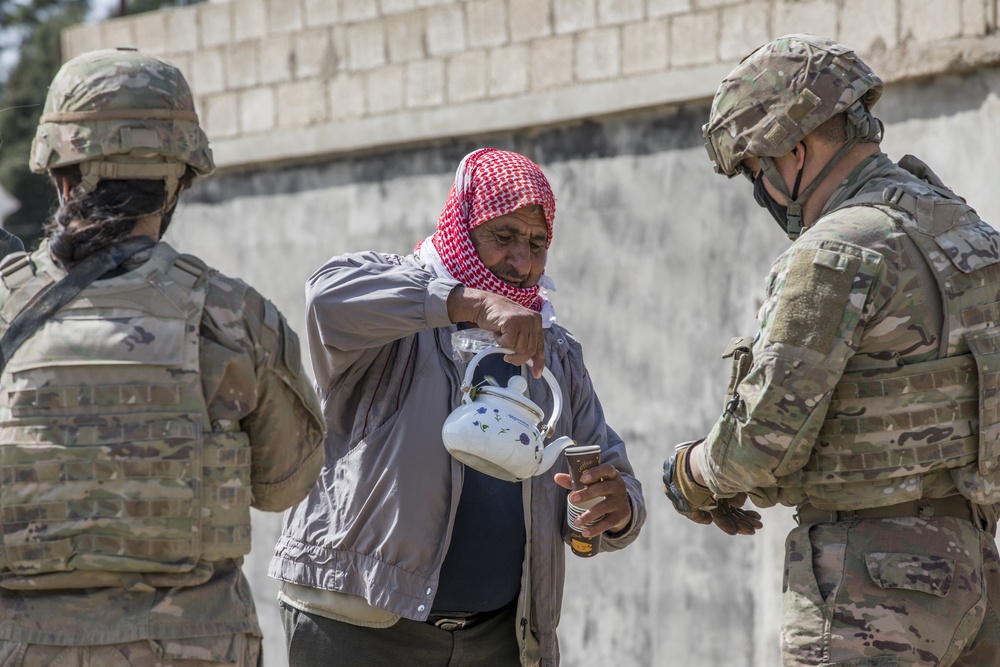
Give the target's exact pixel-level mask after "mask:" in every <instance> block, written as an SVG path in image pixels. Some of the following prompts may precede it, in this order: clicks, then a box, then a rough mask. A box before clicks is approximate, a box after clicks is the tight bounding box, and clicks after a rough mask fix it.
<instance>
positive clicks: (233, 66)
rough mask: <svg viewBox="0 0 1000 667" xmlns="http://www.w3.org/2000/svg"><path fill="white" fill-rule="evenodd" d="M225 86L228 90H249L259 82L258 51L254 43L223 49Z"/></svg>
mask: <svg viewBox="0 0 1000 667" xmlns="http://www.w3.org/2000/svg"><path fill="white" fill-rule="evenodd" d="M224 50H225V54H226V85H227V87H228V88H229V89H230V90H235V89H239V88H251V87H253V86H256V85H257V84H258V83H259V82H260V71H259V69H258V62H257V55H258V53H259V49H258V48H257V44H255V43H254V42H237V43H236V44H231V45H229V46H228V47H226V48H225V49H224Z"/></svg>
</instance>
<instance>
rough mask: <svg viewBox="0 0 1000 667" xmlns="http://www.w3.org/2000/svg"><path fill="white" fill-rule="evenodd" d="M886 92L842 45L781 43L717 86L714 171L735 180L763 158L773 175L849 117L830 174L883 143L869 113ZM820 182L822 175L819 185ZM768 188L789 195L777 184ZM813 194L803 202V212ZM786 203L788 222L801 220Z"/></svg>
mask: <svg viewBox="0 0 1000 667" xmlns="http://www.w3.org/2000/svg"><path fill="white" fill-rule="evenodd" d="M883 87H884V86H883V83H882V80H881V79H880V78H879V77H878V76H877V75H876V74H875V73H874V72H873V71H872V70H871V68H869V67H868V65H866V64H865V63H864V62H862V60H861V59H860V58H858V56H857V55H856V54H855V53H854V51H852V50H851V49H849V48H848V47H846V46H844V45H842V44H838V43H837V42H834V41H832V40H829V39H826V38H823V37H817V36H815V35H805V34H794V35H785V36H784V37H780V38H778V39H776V40H774V41H772V42H769V43H768V44H765V45H764V46H761V47H759V48H758V49H757V50H755V51H754V52H753V53H751V54H750V55H749V56H747V57H746V58H744V59H743V61H742V62H740V64H739V65H737V67H736V68H735V69H734V70H733V71H732V72H730V74H729V76H727V77H726V78H725V79H724V80H723V81H722V84H721V85H720V86H719V89H718V92H717V93H716V94H715V99H714V100H713V101H712V110H711V113H710V115H709V121H708V123H706V124H705V125H704V127H702V133H703V134H704V136H705V139H706V147H707V148H708V154H709V157H710V158H711V159H712V161H713V162H714V163H715V170H716V171H717V172H719V173H720V174H725V175H726V176H729V177H730V178H732V177H733V176H735V175H736V174H737V173H739V166H740V162H741V161H742V160H743V159H744V158H747V157H751V156H752V157H757V158H761V164H762V167H763V168H764V171H765V173H766V174H768V172H769V171H770V169H774V167H773V162H772V160H771V159H770V158H775V157H778V156H781V155H785V154H786V153H788V152H789V151H791V150H792V149H793V148H794V147H795V146H796V144H798V143H799V142H800V141H802V139H803V138H804V137H805V136H806V135H808V134H809V133H811V132H812V131H813V130H815V129H816V128H817V127H819V126H820V125H822V124H823V123H824V122H825V121H827V120H829V119H830V118H833V117H834V116H835V115H837V114H838V113H842V112H845V113H846V114H847V119H848V122H847V145H846V146H845V149H844V150H843V151H842V152H841V153H840V154H839V155H838V156H837V157H836V158H835V159H834V160H832V161H831V162H830V163H829V164H828V165H827V170H828V169H830V168H832V167H833V165H834V164H836V162H838V161H839V159H840V157H842V156H843V155H844V154H846V152H847V149H848V148H849V147H851V146H853V145H854V144H855V143H857V142H858V141H862V140H863V141H878V140H879V139H880V138H881V123H879V121H878V120H877V119H876V118H875V117H874V116H872V115H871V113H870V110H871V108H872V107H873V106H874V105H875V103H876V102H877V101H878V99H879V98H880V97H881V96H882V90H883ZM775 173H777V172H776V169H775ZM768 175H769V176H770V174H768ZM822 176H825V172H823V173H821V174H820V175H819V176H817V178H816V179H815V180H814V181H813V183H814V185H816V184H818V183H819V181H820V180H822ZM768 180H769V181H771V182H772V184H773V185H775V186H776V187H777V188H778V189H779V190H784V183H783V182H781V181H780V179H777V180H778V182H777V183H776V182H775V178H773V177H769V178H768ZM809 190H811V188H808V189H807V191H806V192H804V193H802V195H801V196H799V197H798V199H797V200H796V202H798V204H801V203H803V201H804V199H805V197H806V196H807V195H808V194H809ZM782 194H784V195H786V197H787V196H788V193H787V192H782ZM789 201H790V205H789V216H790V217H792V216H793V215H798V214H799V213H800V211H793V208H799V209H800V208H801V207H800V206H796V203H795V202H792V201H791V198H790V197H789ZM795 234H796V235H797V231H795ZM789 235H792V232H791V230H789Z"/></svg>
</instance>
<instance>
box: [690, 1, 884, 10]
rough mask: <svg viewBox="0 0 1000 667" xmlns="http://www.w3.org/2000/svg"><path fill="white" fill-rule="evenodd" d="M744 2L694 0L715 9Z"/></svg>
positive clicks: (707, 7)
mask: <svg viewBox="0 0 1000 667" xmlns="http://www.w3.org/2000/svg"><path fill="white" fill-rule="evenodd" d="M879 1H880V0H879ZM744 2H746V0H694V6H695V9H717V8H719V7H729V6H730V5H739V4H742V3H744Z"/></svg>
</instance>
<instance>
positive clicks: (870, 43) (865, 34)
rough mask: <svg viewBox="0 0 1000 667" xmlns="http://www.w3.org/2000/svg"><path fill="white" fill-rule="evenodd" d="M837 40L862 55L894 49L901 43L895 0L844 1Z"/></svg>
mask: <svg viewBox="0 0 1000 667" xmlns="http://www.w3.org/2000/svg"><path fill="white" fill-rule="evenodd" d="M860 17H864V19H863V20H861V19H860ZM837 40H838V41H840V42H841V43H843V44H845V45H846V46H849V47H851V48H852V49H854V50H855V51H857V52H858V53H859V54H861V55H862V56H865V55H870V54H872V53H875V52H880V51H885V50H886V49H892V48H895V47H896V45H897V44H899V11H898V7H897V3H896V0H883V1H882V2H872V1H871V0H844V5H843V7H841V9H840V34H839V35H838V36H837Z"/></svg>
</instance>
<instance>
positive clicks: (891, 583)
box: [865, 551, 955, 598]
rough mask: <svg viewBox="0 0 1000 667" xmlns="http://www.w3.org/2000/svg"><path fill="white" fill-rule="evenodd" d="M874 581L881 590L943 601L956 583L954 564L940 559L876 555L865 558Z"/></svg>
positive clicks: (947, 559)
mask: <svg viewBox="0 0 1000 667" xmlns="http://www.w3.org/2000/svg"><path fill="white" fill-rule="evenodd" d="M865 565H866V566H867V567H868V574H869V576H871V578H872V581H873V582H875V584H876V585H877V586H879V587H880V588H886V589H888V588H901V589H903V590H908V591H916V592H919V593H927V594H929V595H936V596H938V597H942V598H943V597H944V596H946V595H948V591H949V590H951V584H952V581H954V579H955V561H953V560H952V559H950V558H941V557H940V556H926V555H917V554H906V553H891V552H884V551H876V552H871V553H867V554H865Z"/></svg>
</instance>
